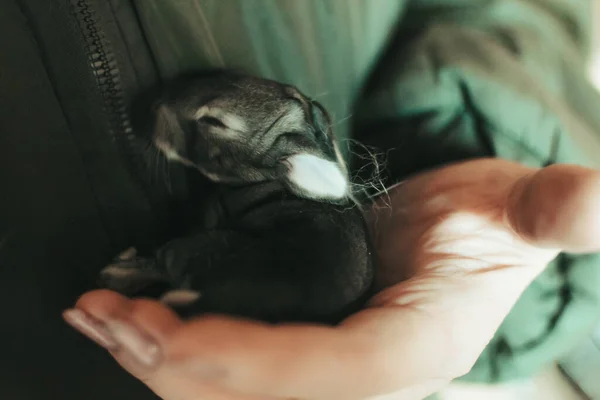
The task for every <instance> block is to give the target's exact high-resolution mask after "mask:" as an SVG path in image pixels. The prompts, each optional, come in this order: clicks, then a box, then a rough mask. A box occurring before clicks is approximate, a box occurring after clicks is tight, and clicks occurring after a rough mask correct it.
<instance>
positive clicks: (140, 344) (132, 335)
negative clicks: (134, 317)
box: [106, 321, 160, 367]
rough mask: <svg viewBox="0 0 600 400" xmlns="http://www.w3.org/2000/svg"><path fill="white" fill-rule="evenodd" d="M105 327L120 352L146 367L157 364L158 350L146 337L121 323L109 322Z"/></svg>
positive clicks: (156, 345)
mask: <svg viewBox="0 0 600 400" xmlns="http://www.w3.org/2000/svg"><path fill="white" fill-rule="evenodd" d="M106 325H107V328H108V330H109V331H110V332H111V333H112V335H113V337H114V338H115V340H116V341H117V342H118V343H119V345H120V346H121V351H126V352H127V353H129V354H130V355H131V356H132V357H134V358H135V359H136V361H137V362H139V363H140V364H142V365H145V366H146V367H152V366H154V365H156V364H157V363H158V361H159V359H160V348H159V346H158V344H157V343H156V342H155V341H154V340H153V339H152V338H150V337H149V336H148V335H146V334H144V333H142V332H140V331H139V330H138V329H136V328H135V327H134V326H132V325H130V324H127V323H125V322H121V321H110V322H107V323H106Z"/></svg>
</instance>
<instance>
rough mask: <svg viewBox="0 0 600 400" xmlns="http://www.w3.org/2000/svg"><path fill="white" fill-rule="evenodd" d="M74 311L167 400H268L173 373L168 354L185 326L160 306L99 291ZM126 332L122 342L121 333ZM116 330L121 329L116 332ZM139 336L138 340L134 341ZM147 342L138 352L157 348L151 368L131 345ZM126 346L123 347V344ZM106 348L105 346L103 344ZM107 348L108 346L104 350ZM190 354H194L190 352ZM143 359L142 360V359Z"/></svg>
mask: <svg viewBox="0 0 600 400" xmlns="http://www.w3.org/2000/svg"><path fill="white" fill-rule="evenodd" d="M75 310H77V311H82V312H85V313H86V315H88V316H89V318H91V319H92V321H94V323H95V324H96V327H98V326H100V328H101V329H104V330H105V331H106V334H107V335H109V336H110V338H109V341H112V342H114V343H115V344H116V345H117V346H116V347H110V346H109V347H108V350H109V351H110V352H111V354H112V355H113V356H114V358H115V359H116V360H117V361H118V362H119V363H120V364H121V366H122V367H124V368H125V369H126V370H127V371H128V372H129V373H131V374H132V375H133V376H135V377H136V378H138V379H139V380H141V381H142V382H144V383H145V384H146V385H147V386H148V387H149V388H150V389H151V390H153V391H154V392H155V393H156V394H158V395H159V396H160V397H161V398H164V399H167V400H168V399H181V400H188V399H189V400H195V399H197V398H198V397H199V396H201V397H203V398H210V399H215V400H217V399H222V400H266V399H267V397H264V396H261V397H249V396H245V395H241V394H235V393H232V392H231V391H227V390H224V389H223V388H221V387H218V386H216V385H211V384H210V383H208V384H206V383H204V382H199V381H198V379H197V377H195V376H189V374H185V373H182V372H185V371H181V370H180V369H179V370H176V371H174V370H173V369H172V368H171V366H170V363H169V359H170V358H171V357H169V355H168V354H166V352H165V348H166V347H168V346H167V344H168V343H169V342H170V341H171V338H172V336H173V333H174V332H176V331H177V330H179V329H180V328H181V327H182V326H183V322H182V321H181V320H180V319H179V318H178V317H177V316H176V315H175V313H174V312H172V311H171V310H170V309H168V308H167V307H165V306H164V305H162V304H161V303H159V302H156V301H152V300H145V299H128V298H126V297H124V296H121V295H119V294H117V293H115V292H111V291H107V290H97V291H93V292H89V293H86V294H85V295H84V296H82V297H81V299H79V301H78V302H77V304H76V306H75ZM124 326H125V327H126V329H127V332H126V336H127V337H125V338H124V340H123V337H122V329H123V327H124ZM115 327H118V329H117V330H116V331H115ZM132 335H133V336H137V339H136V338H132ZM132 340H136V341H145V342H146V344H145V345H143V346H140V345H139V344H134V347H135V348H140V347H146V348H148V347H149V346H150V347H151V346H155V347H156V349H157V352H158V354H159V356H157V357H155V359H154V361H153V362H152V365H149V364H148V363H145V362H143V361H142V362H140V360H139V358H140V357H139V356H138V357H136V356H133V355H132V354H131V350H128V349H126V348H124V347H131V341H132ZM123 342H124V343H123ZM100 344H101V345H104V344H103V343H100ZM104 347H107V346H104ZM190 353H193V351H192V352H190ZM143 358H144V357H142V359H143Z"/></svg>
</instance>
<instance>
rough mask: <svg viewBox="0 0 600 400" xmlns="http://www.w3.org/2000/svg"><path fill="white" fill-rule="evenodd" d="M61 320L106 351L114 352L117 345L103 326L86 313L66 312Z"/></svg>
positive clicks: (78, 311) (75, 310)
mask: <svg viewBox="0 0 600 400" xmlns="http://www.w3.org/2000/svg"><path fill="white" fill-rule="evenodd" d="M63 318H64V320H65V322H66V323H68V324H69V325H70V326H71V327H73V328H74V329H76V330H77V331H79V332H80V333H82V334H84V335H85V336H87V337H88V338H90V339H91V340H93V341H94V342H96V343H98V344H99V345H100V346H102V347H104V348H105V349H107V350H116V349H117V348H118V347H119V344H118V343H117V341H116V340H115V338H114V337H113V336H112V335H111V334H110V332H109V330H108V329H107V328H106V326H104V324H103V323H102V322H100V321H98V320H97V319H95V318H94V317H92V316H91V315H88V314H87V313H86V312H84V311H82V310H78V309H71V310H67V311H65V312H64V313H63Z"/></svg>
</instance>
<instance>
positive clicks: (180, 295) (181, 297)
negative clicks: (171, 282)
mask: <svg viewBox="0 0 600 400" xmlns="http://www.w3.org/2000/svg"><path fill="white" fill-rule="evenodd" d="M199 298H200V293H199V292H196V291H194V290H188V289H176V290H171V291H169V292H167V293H165V294H164V295H163V296H162V297H161V298H160V301H161V302H162V303H164V304H166V305H170V306H186V305H188V304H191V303H193V302H195V301H196V300H198V299H199Z"/></svg>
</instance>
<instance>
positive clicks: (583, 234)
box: [506, 164, 600, 253]
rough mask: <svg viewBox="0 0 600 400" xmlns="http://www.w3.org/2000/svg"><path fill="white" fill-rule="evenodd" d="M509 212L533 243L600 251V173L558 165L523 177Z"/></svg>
mask: <svg viewBox="0 0 600 400" xmlns="http://www.w3.org/2000/svg"><path fill="white" fill-rule="evenodd" d="M506 215H507V218H508V222H509V224H510V226H511V227H512V228H513V229H514V230H515V231H516V232H517V233H518V234H519V235H520V236H521V237H522V238H523V239H524V240H526V241H528V242H530V243H531V244H533V245H535V246H538V247H543V248H548V249H550V248H551V249H556V250H561V251H566V252H571V253H591V252H595V251H598V250H600V172H599V171H596V170H593V169H589V168H584V167H579V166H575V165H566V164H562V165H561V164H556V165H552V166H549V167H546V168H543V169H540V170H538V171H537V172H535V173H533V174H529V175H527V176H525V177H523V178H522V179H521V180H519V181H518V182H517V183H516V184H515V186H514V187H513V190H512V192H511V195H510V199H509V201H508V204H507V210H506Z"/></svg>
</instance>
